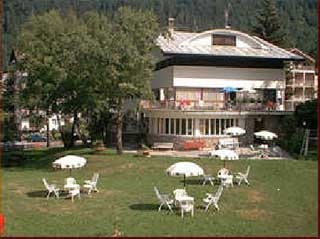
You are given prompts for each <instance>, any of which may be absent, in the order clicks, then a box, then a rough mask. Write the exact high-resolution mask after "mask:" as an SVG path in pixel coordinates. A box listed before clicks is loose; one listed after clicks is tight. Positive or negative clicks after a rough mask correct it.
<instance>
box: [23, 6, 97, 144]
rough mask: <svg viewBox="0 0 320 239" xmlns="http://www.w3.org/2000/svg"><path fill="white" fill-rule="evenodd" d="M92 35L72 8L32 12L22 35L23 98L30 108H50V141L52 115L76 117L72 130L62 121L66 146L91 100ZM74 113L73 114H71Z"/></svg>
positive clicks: (62, 135)
mask: <svg viewBox="0 0 320 239" xmlns="http://www.w3.org/2000/svg"><path fill="white" fill-rule="evenodd" d="M91 45H92V41H91V38H90V37H89V36H88V34H87V27H86V25H85V24H84V23H83V22H82V21H81V20H80V19H79V18H78V17H77V16H76V15H75V13H73V12H69V13H68V14H67V15H66V16H62V15H61V14H60V13H58V12H57V11H50V12H48V13H45V14H43V15H39V16H32V17H31V18H30V20H29V21H28V22H27V23H26V24H25V25H23V27H22V31H21V33H20V35H19V49H20V51H21V52H23V59H22V61H21V63H20V67H21V70H23V71H25V72H28V79H27V81H26V85H25V88H24V89H23V91H22V99H23V102H25V106H26V107H28V108H29V109H38V110H41V111H44V112H46V119H47V145H48V146H49V145H50V144H49V138H50V137H49V125H48V119H49V117H50V116H51V115H52V114H56V115H57V117H58V123H59V124H60V116H59V115H60V114H64V115H67V116H69V118H71V117H72V118H73V121H72V125H71V129H70V132H67V129H68V128H67V127H65V130H64V128H63V127H61V125H59V129H60V133H61V137H62V139H63V142H64V144H65V146H67V147H71V146H73V144H74V132H75V127H76V125H77V123H78V114H79V113H81V112H82V111H84V109H85V108H86V105H87V104H88V101H90V99H91V98H90V97H89V96H90V89H91V87H90V86H91V82H90V79H89V77H90V71H89V70H88V67H89V66H90V64H89V61H90V56H89V53H90V47H92V46H91ZM70 115H71V117H70Z"/></svg>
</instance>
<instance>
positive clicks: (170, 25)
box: [168, 17, 174, 36]
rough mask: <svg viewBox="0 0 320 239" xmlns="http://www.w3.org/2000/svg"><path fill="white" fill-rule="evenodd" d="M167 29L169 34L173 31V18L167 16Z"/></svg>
mask: <svg viewBox="0 0 320 239" xmlns="http://www.w3.org/2000/svg"><path fill="white" fill-rule="evenodd" d="M168 31H169V33H170V35H171V36H172V35H173V31H174V18H172V17H169V18H168Z"/></svg>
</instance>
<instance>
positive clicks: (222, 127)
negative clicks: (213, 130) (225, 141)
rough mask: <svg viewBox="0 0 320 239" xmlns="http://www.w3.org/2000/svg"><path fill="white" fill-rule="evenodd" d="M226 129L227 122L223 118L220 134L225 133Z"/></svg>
mask: <svg viewBox="0 0 320 239" xmlns="http://www.w3.org/2000/svg"><path fill="white" fill-rule="evenodd" d="M224 130H225V122H224V120H223V119H221V131H220V132H219V134H223V131H224Z"/></svg>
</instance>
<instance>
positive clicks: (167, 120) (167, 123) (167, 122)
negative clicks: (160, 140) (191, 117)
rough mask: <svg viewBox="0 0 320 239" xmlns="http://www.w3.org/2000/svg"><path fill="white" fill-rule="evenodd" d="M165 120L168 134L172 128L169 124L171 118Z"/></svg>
mask: <svg viewBox="0 0 320 239" xmlns="http://www.w3.org/2000/svg"><path fill="white" fill-rule="evenodd" d="M165 120H166V127H165V128H166V134H169V128H170V126H169V120H170V119H168V118H166V119H165Z"/></svg>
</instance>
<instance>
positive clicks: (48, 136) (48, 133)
mask: <svg viewBox="0 0 320 239" xmlns="http://www.w3.org/2000/svg"><path fill="white" fill-rule="evenodd" d="M46 125H47V148H49V147H50V128H49V111H47V114H46Z"/></svg>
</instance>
